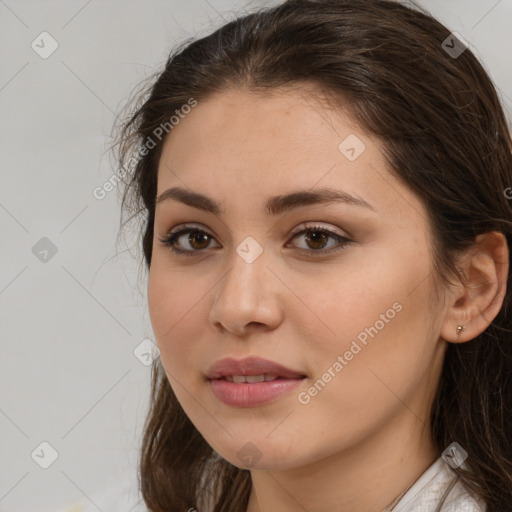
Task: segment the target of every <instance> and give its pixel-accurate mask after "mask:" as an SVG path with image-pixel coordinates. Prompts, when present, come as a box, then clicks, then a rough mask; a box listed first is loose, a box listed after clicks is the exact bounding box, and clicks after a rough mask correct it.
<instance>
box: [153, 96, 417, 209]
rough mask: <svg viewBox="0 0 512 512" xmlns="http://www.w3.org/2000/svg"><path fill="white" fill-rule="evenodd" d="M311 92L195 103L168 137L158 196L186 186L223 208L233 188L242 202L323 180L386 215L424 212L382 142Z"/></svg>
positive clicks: (304, 188)
mask: <svg viewBox="0 0 512 512" xmlns="http://www.w3.org/2000/svg"><path fill="white" fill-rule="evenodd" d="M314 92H315V90H314V89H311V88H296V89H287V90H283V89H281V90H278V91H274V92H273V93H268V94H266V95H263V94H256V93H254V92H252V91H248V90H245V89H237V90H230V91H225V92H221V93H215V94H214V95H212V96H210V97H209V98H207V99H206V100H203V101H200V102H198V105H197V106H196V107H194V108H193V109H192V110H191V111H190V113H188V114H186V115H184V116H183V118H182V119H181V120H180V122H179V124H178V125H176V126H175V127H174V128H173V130H172V132H170V134H169V136H168V137H167V139H166V140H165V143H164V147H163V151H162V156H161V159H160V162H159V175H158V190H157V195H160V194H161V193H162V192H163V191H165V190H166V189H168V188H170V187H174V186H181V187H185V188H189V189H194V190H196V191H198V192H202V193H203V194H205V195H206V194H207V195H209V196H211V197H214V198H216V199H218V200H219V202H221V203H222V204H226V205H227V204H228V203H229V202H230V200H235V198H233V191H235V192H236V197H237V198H238V201H241V202H242V201H244V200H245V201H246V204H249V203H248V202H247V201H249V200H250V199H251V198H252V197H253V196H257V197H259V198H260V199H259V202H260V203H261V204H263V203H264V201H265V200H266V199H267V198H268V197H270V196H276V195H279V194H285V193H287V192H288V191H289V190H292V189H293V190H296V189H303V190H307V189H312V188H314V187H315V186H316V185H321V186H326V187H330V188H339V189H342V190H344V191H347V192H349V193H352V194H354V195H357V196H359V197H364V198H365V199H367V201H368V202H369V203H371V204H373V205H376V208H377V209H378V210H380V211H381V212H383V214H386V213H389V214H391V215H398V216H404V215H405V216H406V215H410V213H411V209H413V210H416V212H417V213H420V214H422V213H423V212H422V205H421V204H420V203H419V201H418V199H417V198H415V197H413V196H412V193H411V192H410V191H409V190H408V189H407V188H406V187H405V186H404V185H403V184H401V183H398V182H397V180H396V178H394V177H393V176H392V175H391V174H390V172H389V165H388V163H387V161H386V159H385V157H384V155H383V152H382V149H383V147H382V143H381V141H379V140H378V139H377V138H376V137H374V136H372V135H370V134H368V133H367V132H366V131H364V130H363V129H362V128H361V127H360V126H358V124H357V123H356V122H355V121H354V120H353V119H352V118H351V117H350V115H349V114H348V113H347V112H345V111H344V110H343V109H342V108H340V109H336V110H334V109H333V108H330V105H328V104H327V103H326V102H325V101H323V97H322V95H321V94H320V92H318V95H317V96H315V95H314ZM354 156H355V158H354ZM244 198H245V199H244ZM251 202H252V201H251ZM259 209H260V210H262V211H263V207H262V206H261V205H260V207H259ZM384 212H386V213H384Z"/></svg>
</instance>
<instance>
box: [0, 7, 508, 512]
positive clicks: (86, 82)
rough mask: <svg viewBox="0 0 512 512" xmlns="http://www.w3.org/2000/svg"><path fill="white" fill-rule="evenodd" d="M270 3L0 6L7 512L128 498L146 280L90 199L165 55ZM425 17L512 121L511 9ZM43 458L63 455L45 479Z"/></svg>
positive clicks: (1, 503) (107, 208) (103, 504)
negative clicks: (128, 108) (480, 68)
mask: <svg viewBox="0 0 512 512" xmlns="http://www.w3.org/2000/svg"><path fill="white" fill-rule="evenodd" d="M277 3H279V2H247V1H246V2H234V1H230V0H186V1H185V0H166V1H156V0H152V1H141V0H139V1H124V2H121V1H103V2H100V1H99V0H90V1H80V2H79V1H69V0H66V1H63V0H62V1H55V0H52V1H45V2H42V1H39V2H36V1H22V0H18V1H14V0H0V53H1V59H2V60H1V75H0V130H1V132H0V137H1V144H2V151H1V153H0V165H1V172H2V187H1V189H0V222H1V226H2V244H1V261H2V265H1V269H0V305H1V308H2V328H1V332H2V356H1V358H0V381H1V382H0V388H1V390H2V393H1V399H0V431H1V436H0V449H1V456H0V511H3V512H15V511H16V512H21V511H28V510H31V511H38V512H41V511H54V512H55V511H56V510H59V511H60V510H64V508H62V507H63V506H64V505H65V504H72V503H75V502H79V501H82V502H83V503H86V504H88V506H89V507H91V508H90V510H105V511H107V510H108V511H112V510H114V508H113V506H112V505H109V504H108V503H109V502H108V497H107V494H108V492H112V493H113V494H116V493H118V490H117V486H118V485H121V484H124V485H128V487H130V488H131V489H134V487H135V486H136V477H135V470H136V461H137V456H138V452H137V449H138V447H139V442H140V433H141V427H142V422H143V420H144V417H145V413H146V409H147V404H148V394H149V384H150V380H149V376H150V367H149V366H145V365H144V364H143V363H142V362H141V360H139V359H138V358H137V357H136V356H135V355H134V350H135V349H136V347H138V346H139V345H140V344H141V342H142V341H143V340H145V339H152V336H153V335H152V331H151V325H150V321H149V315H148V313H147V308H146V283H145V279H146V275H145V271H144V270H143V267H142V266H139V260H138V258H139V253H138V245H139V241H138V239H137V237H136V233H135V231H134V230H133V229H132V230H130V231H128V232H127V236H126V238H125V239H121V241H120V243H119V244H118V245H117V246H116V236H117V233H118V227H119V201H118V194H117V191H116V190H114V191H112V192H110V193H109V194H107V196H106V197H105V198H104V199H103V200H98V199H95V198H94V197H93V194H92V190H93V189H94V188H95V187H97V186H101V185H102V184H103V183H104V182H105V181H106V180H107V179H108V178H109V177H111V175H112V173H113V172H114V170H115V164H114V162H113V160H112V159H111V158H109V156H108V153H106V149H107V145H108V143H109V140H110V139H109V135H110V133H111V127H112V122H113V120H114V117H115V113H117V112H119V109H120V107H121V106H123V105H124V102H125V101H126V98H127V96H128V94H129V93H130V91H131V90H132V89H133V87H134V86H135V85H137V84H138V83H139V82H141V81H142V80H143V79H144V78H145V77H148V76H149V75H151V74H152V73H154V72H155V71H157V70H159V69H161V66H162V65H163V63H164V61H165V59H166V57H167V55H168V53H169V51H170V49H171V47H172V46H173V45H175V44H176V43H178V42H180V41H182V40H183V39H184V38H186V37H189V36H199V35H205V34H206V33H207V32H209V31H210V30H211V29H212V28H213V27H216V26H218V25H219V24H220V23H221V22H223V20H228V19H231V18H233V17H234V16H235V15H236V14H237V13H240V12H242V11H243V10H245V9H246V8H247V7H249V8H253V7H258V6H264V5H270V4H277ZM419 3H420V4H421V5H423V6H425V7H426V8H427V9H429V10H430V11H431V12H432V14H434V15H435V16H436V17H438V19H439V20H440V21H442V22H444V23H445V24H446V25H447V26H448V27H449V28H450V29H452V30H455V31H457V32H459V33H460V34H461V35H462V36H463V37H464V38H465V39H466V40H467V41H468V42H469V43H470V47H471V49H472V50H473V51H475V52H476V54H477V56H479V57H480V59H481V61H483V63H484V65H485V67H486V69H487V70H488V71H489V72H490V74H491V77H492V78H493V80H494V82H495V84H496V85H497V87H498V88H499V90H500V91H501V92H500V94H501V98H502V100H503V103H504V105H505V106H506V108H507V110H508V112H510V110H511V108H512V100H511V98H512V65H511V57H510V48H512V0H501V1H496V0H472V1H468V0H449V1H447V0H436V1H434V0H424V1H422V2H419ZM43 31H46V32H48V33H49V34H51V36H52V37H53V38H54V39H55V40H56V41H57V43H58V45H59V46H58V48H57V50H56V51H55V52H54V53H53V54H51V55H50V56H49V57H48V58H46V59H43V58H41V57H40V56H39V54H38V53H36V51H34V50H33V49H32V47H31V43H32V41H34V40H35V41H36V43H37V44H39V47H40V48H39V50H40V51H43V50H44V51H48V50H49V49H50V48H51V47H50V41H49V40H48V39H45V40H44V42H43V43H41V37H40V36H39V35H40V34H41V32H43ZM45 37H46V36H45ZM509 119H510V114H509ZM511 181H512V177H511ZM511 185H512V183H511ZM45 237H46V238H47V239H49V240H50V241H51V244H53V246H55V247H56V250H57V252H56V253H55V254H53V255H52V251H51V249H50V250H49V252H48V253H45V252H44V250H45V249H46V250H48V246H49V245H48V244H49V242H48V241H47V240H43V241H40V240H41V239H42V238H45ZM36 244H37V245H36ZM34 246H35V247H36V248H35V249H33V248H34ZM142 352H143V351H142ZM141 358H142V357H141ZM142 359H143V358H142ZM146 360H147V356H146ZM42 442H47V443H49V444H50V445H51V446H52V447H53V448H54V449H55V450H56V451H57V452H58V457H57V459H56V460H55V461H54V462H53V463H52V464H51V465H50V466H49V467H48V468H47V469H43V468H42V467H40V465H41V464H43V465H44V464H45V463H48V462H50V461H51V450H50V449H49V448H48V447H47V446H46V445H42V446H41V443H42ZM134 496H135V494H134ZM134 502H135V498H133V503H134ZM129 508H130V507H125V508H122V507H120V508H119V509H118V510H119V511H121V510H123V512H127V511H128V509H129ZM65 510H67V509H65ZM76 510H78V509H76ZM88 510H89V509H88ZM134 510H135V509H134Z"/></svg>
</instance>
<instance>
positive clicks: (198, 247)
mask: <svg viewBox="0 0 512 512" xmlns="http://www.w3.org/2000/svg"><path fill="white" fill-rule="evenodd" d="M182 227H183V229H180V230H178V231H175V232H171V233H169V234H168V235H167V236H166V237H165V238H163V239H160V242H161V243H162V245H164V246H165V247H168V248H169V249H170V250H171V251H172V252H174V253H175V254H184V255H187V256H194V254H197V253H199V252H203V251H204V250H205V249H207V248H208V245H209V242H210V241H211V240H213V236H212V235H210V234H209V233H207V232H206V231H204V230H202V229H200V228H198V227H196V226H192V227H186V226H182ZM187 234H188V236H185V235H187ZM180 239H183V240H182V241H180ZM182 244H189V246H190V247H191V248H190V249H189V248H187V247H185V249H183V248H182V247H183V245H182Z"/></svg>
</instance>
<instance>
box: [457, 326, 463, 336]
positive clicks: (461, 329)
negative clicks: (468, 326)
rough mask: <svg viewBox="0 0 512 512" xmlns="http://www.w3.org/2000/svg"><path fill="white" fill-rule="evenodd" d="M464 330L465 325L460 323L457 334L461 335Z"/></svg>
mask: <svg viewBox="0 0 512 512" xmlns="http://www.w3.org/2000/svg"><path fill="white" fill-rule="evenodd" d="M463 331H464V326H463V325H459V326H458V327H457V336H460V335H461V334H462V332H463Z"/></svg>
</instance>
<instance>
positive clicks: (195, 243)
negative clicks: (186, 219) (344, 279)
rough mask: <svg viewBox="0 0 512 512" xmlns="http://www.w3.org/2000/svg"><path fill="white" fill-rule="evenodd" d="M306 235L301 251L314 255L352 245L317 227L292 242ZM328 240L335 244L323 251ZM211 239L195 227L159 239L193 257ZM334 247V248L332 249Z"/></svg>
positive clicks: (204, 247)
mask: <svg viewBox="0 0 512 512" xmlns="http://www.w3.org/2000/svg"><path fill="white" fill-rule="evenodd" d="M186 234H188V237H186V238H185V240H186V243H188V244H189V245H190V247H192V250H188V249H183V248H182V246H181V243H178V244H177V242H179V239H180V238H182V237H184V236H185V235H186ZM302 235H306V236H305V238H304V240H305V241H306V243H307V244H308V245H309V246H310V247H311V249H307V248H306V249H302V248H299V249H300V250H302V251H306V252H308V253H314V254H315V255H316V254H327V253H331V252H337V251H339V250H341V249H342V248H344V247H345V246H346V245H348V244H350V243H352V240H349V239H348V238H346V237H343V236H341V235H338V234H337V233H333V232H332V231H329V230H327V229H325V228H322V227H319V226H311V227H307V228H305V229H303V230H301V231H298V232H296V233H294V234H293V236H292V240H293V239H295V238H298V237H299V236H302ZM329 238H332V239H334V240H335V241H336V243H335V244H332V245H331V247H329V248H327V249H325V245H326V242H327V240H328V239H329ZM212 239H213V236H212V235H210V234H209V233H207V232H206V231H204V230H202V229H199V228H197V227H192V228H186V229H181V230H179V231H176V232H174V233H170V235H169V236H167V237H166V238H164V239H160V242H161V243H162V245H164V246H166V247H169V249H170V250H171V251H172V252H173V253H175V254H183V255H187V256H193V255H195V254H197V253H199V252H203V251H204V250H205V249H207V248H208V245H209V242H210V241H211V240H212ZM333 245H334V248H333Z"/></svg>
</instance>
